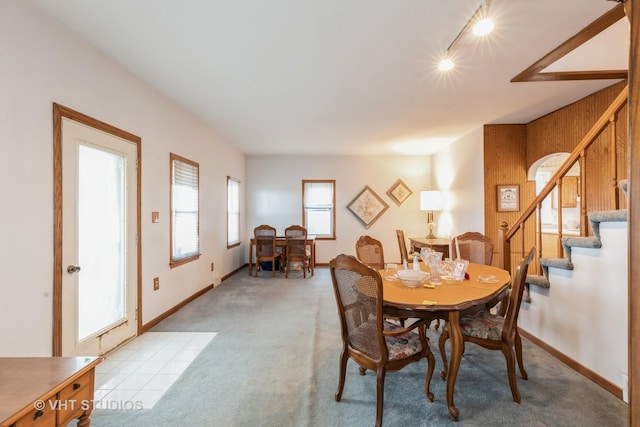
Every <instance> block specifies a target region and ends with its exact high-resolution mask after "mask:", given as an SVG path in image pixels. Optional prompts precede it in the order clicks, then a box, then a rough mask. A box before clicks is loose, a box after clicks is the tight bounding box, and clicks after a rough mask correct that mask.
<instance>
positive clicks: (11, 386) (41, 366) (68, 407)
mask: <svg viewBox="0 0 640 427" xmlns="http://www.w3.org/2000/svg"><path fill="white" fill-rule="evenodd" d="M101 360H102V359H99V358H96V357H7V358H0V378H2V382H0V427H23V426H38V427H44V426H47V427H49V426H66V425H67V424H68V423H69V421H71V420H73V419H75V418H78V419H79V422H78V425H82V426H88V425H89V417H90V415H91V411H92V410H93V392H94V378H95V366H96V365H97V364H98V363H100V361H101Z"/></svg>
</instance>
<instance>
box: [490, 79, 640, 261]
mask: <svg viewBox="0 0 640 427" xmlns="http://www.w3.org/2000/svg"><path fill="white" fill-rule="evenodd" d="M628 97H629V86H628V85H627V86H625V87H624V89H622V91H621V92H620V94H619V95H618V96H617V97H616V98H615V99H614V101H613V102H612V103H611V105H609V107H608V108H607V109H606V110H605V112H604V113H603V114H602V116H600V118H599V119H598V120H597V121H596V122H595V124H594V125H593V126H592V127H591V129H589V131H588V132H587V133H586V135H585V136H584V137H583V138H582V140H581V141H580V143H579V144H578V145H577V146H576V147H575V149H574V150H573V151H572V152H571V154H569V157H567V159H566V160H565V161H564V163H562V165H560V167H559V168H558V169H557V170H556V172H555V173H554V174H553V176H552V177H551V178H550V179H549V181H548V182H547V184H546V185H545V186H544V187H543V188H542V190H541V191H540V193H539V194H538V195H537V196H536V197H535V198H534V199H533V200H532V201H531V203H530V204H529V205H528V206H527V207H526V209H524V211H523V212H522V215H520V217H519V218H518V219H517V220H516V222H515V223H514V224H513V225H512V226H511V228H508V229H507V227H508V226H507V224H506V223H502V224H501V229H500V230H499V232H498V256H499V264H500V265H501V266H502V268H506V269H509V270H510V269H511V238H512V237H514V235H515V234H516V233H517V232H518V231H523V241H522V244H523V245H524V228H525V221H527V220H528V219H529V218H530V217H531V215H533V214H534V213H535V212H536V211H537V210H539V209H540V207H541V206H542V202H543V201H544V199H545V198H546V197H547V196H548V195H549V194H550V193H551V192H552V191H553V189H554V188H556V187H558V188H559V190H561V189H562V178H563V177H564V176H565V175H566V174H567V172H569V170H570V169H571V168H572V167H573V165H574V164H575V163H576V162H578V161H580V174H581V176H582V179H581V191H580V195H581V201H582V203H581V205H582V209H581V210H584V209H585V196H586V194H585V191H584V190H585V187H586V179H585V178H584V176H583V174H584V171H585V169H584V166H585V164H584V158H585V152H586V150H587V149H588V148H589V147H590V146H591V144H593V143H594V142H595V140H596V139H597V138H598V137H599V136H600V135H601V134H602V132H604V130H605V129H606V127H607V126H608V125H610V124H611V123H615V121H616V120H617V116H618V112H619V111H620V110H621V109H622V108H623V107H624V106H625V104H626V102H627V99H628ZM615 132H616V129H615V125H614V128H613V129H612V135H613V137H612V139H614V142H612V144H613V143H615ZM612 155H613V156H616V154H615V151H614V152H613V154H612ZM616 179H617V176H616ZM616 185H617V183H616ZM558 206H562V191H558ZM614 208H615V209H617V208H618V206H615V207H614ZM561 211H562V210H561V209H560V212H561ZM560 215H561V213H560ZM585 218H586V213H585ZM561 219H562V218H561V216H560V217H559V218H558V220H559V224H558V229H559V236H562V231H561V230H562V228H561V227H562V223H561ZM584 223H585V221H581V226H580V229H581V235H583V234H584V233H585V230H586V224H584ZM537 228H538V230H537V233H540V218H538V224H537ZM537 240H538V246H540V239H537ZM558 242H559V243H558V245H559V246H560V239H559V241H558ZM523 247H524V246H523ZM559 249H560V250H562V248H561V247H560V248H559ZM523 253H524V252H523ZM538 255H539V256H541V255H542V248H541V247H538ZM538 267H539V266H538Z"/></svg>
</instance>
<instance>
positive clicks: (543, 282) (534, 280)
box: [525, 274, 551, 288]
mask: <svg viewBox="0 0 640 427" xmlns="http://www.w3.org/2000/svg"><path fill="white" fill-rule="evenodd" d="M525 283H528V284H529V285H536V286H539V287H541V288H549V287H550V286H551V284H550V283H549V279H547V276H541V275H538V274H528V275H527V278H526V279H525Z"/></svg>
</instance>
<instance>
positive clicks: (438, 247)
mask: <svg viewBox="0 0 640 427" xmlns="http://www.w3.org/2000/svg"><path fill="white" fill-rule="evenodd" d="M409 242H411V252H420V249H422V248H431V249H433V250H434V251H436V252H442V259H445V258H449V239H441V238H439V237H437V238H435V239H427V238H426V237H409Z"/></svg>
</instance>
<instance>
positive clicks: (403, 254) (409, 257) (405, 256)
mask: <svg viewBox="0 0 640 427" xmlns="http://www.w3.org/2000/svg"><path fill="white" fill-rule="evenodd" d="M396 237H397V238H398V248H399V249H400V258H401V259H400V262H401V263H402V262H404V261H405V260H406V261H407V263H409V264H411V263H412V262H413V258H414V256H415V254H413V253H411V254H410V253H408V252H407V242H406V240H405V239H404V230H396Z"/></svg>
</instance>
